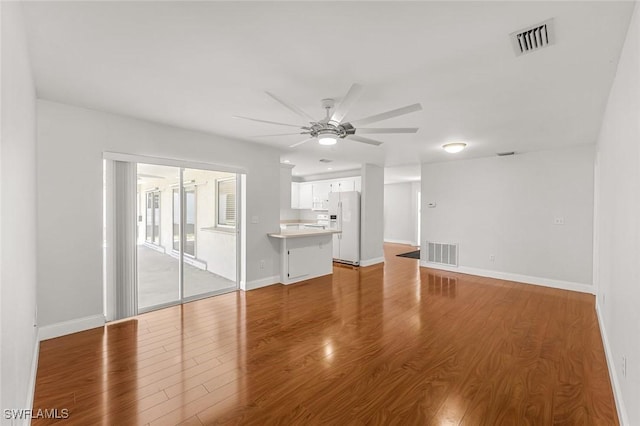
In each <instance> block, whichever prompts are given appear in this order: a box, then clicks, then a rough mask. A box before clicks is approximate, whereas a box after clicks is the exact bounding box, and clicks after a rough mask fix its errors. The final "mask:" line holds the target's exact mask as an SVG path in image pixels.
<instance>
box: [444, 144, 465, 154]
mask: <svg viewBox="0 0 640 426" xmlns="http://www.w3.org/2000/svg"><path fill="white" fill-rule="evenodd" d="M466 147H467V144H466V143H464V142H453V143H447V144H444V145H442V148H443V149H444V150H445V151H447V152H448V153H449V154H455V153H457V152H460V151H462V150H463V149H465V148H466Z"/></svg>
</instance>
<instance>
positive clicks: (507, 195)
mask: <svg viewBox="0 0 640 426" xmlns="http://www.w3.org/2000/svg"><path fill="white" fill-rule="evenodd" d="M593 157H594V147H593V146H589V145H585V146H576V147H573V148H570V149H562V150H554V151H542V152H533V153H527V154H521V155H515V156H509V157H489V158H480V159H474V160H466V161H453V162H447V163H436V164H423V165H422V230H423V231H422V240H423V241H422V243H423V244H424V242H425V240H428V241H435V242H443V243H458V244H459V265H460V268H458V270H461V271H462V272H469V273H476V274H478V275H487V276H495V277H498V278H500V277H502V278H507V279H513V280H516V281H525V282H532V283H539V284H546V285H552V286H561V287H565V288H572V289H575V290H580V291H587V292H589V291H591V290H592V289H593V287H592V286H591V283H592V247H593V244H592V231H593ZM430 202H433V203H436V207H435V208H427V207H426V205H427V203H430ZM555 218H564V222H565V223H564V225H555V224H554V219H555ZM422 250H423V253H422V259H425V258H426V257H425V252H424V250H425V247H424V245H423V247H422ZM491 255H493V256H495V260H494V261H491V260H490V256H491ZM464 269H467V270H466V271H464Z"/></svg>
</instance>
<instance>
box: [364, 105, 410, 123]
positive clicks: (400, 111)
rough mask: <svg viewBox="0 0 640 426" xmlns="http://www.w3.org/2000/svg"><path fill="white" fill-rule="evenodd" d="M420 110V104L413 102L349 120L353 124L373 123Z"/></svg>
mask: <svg viewBox="0 0 640 426" xmlns="http://www.w3.org/2000/svg"><path fill="white" fill-rule="evenodd" d="M420 110H422V105H420V104H413V105H409V106H406V107H402V108H398V109H393V110H391V111H387V112H383V113H381V114H376V115H372V116H369V117H365V118H361V119H360V120H354V121H352V122H351V124H353V125H354V126H356V127H357V126H362V125H365V124H369V123H375V122H376V121H382V120H387V119H389V118H393V117H398V116H400V115H405V114H409V113H410V112H414V111H420Z"/></svg>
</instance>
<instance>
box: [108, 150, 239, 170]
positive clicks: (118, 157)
mask: <svg viewBox="0 0 640 426" xmlns="http://www.w3.org/2000/svg"><path fill="white" fill-rule="evenodd" d="M102 158H104V159H106V160H115V161H125V162H128V163H146V164H155V165H158V166H171V167H181V168H185V169H201V170H211V171H214V172H228V173H244V174H246V173H247V169H245V168H243V167H238V166H225V165H221V164H213V163H200V162H198V161H189V160H174V159H170V158H160V157H147V156H145V155H135V154H125V153H122V152H109V151H105V152H103V153H102Z"/></svg>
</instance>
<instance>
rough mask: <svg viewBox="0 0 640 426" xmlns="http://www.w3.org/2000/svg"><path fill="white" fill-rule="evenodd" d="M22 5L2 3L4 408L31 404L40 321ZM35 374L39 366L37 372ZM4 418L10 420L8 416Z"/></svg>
mask: <svg viewBox="0 0 640 426" xmlns="http://www.w3.org/2000/svg"><path fill="white" fill-rule="evenodd" d="M21 8H22V5H21V4H20V3H17V2H1V3H0V13H1V15H2V21H1V23H2V46H1V50H2V90H1V92H2V121H1V123H2V130H1V137H0V141H1V144H0V176H1V179H0V241H1V244H0V253H1V254H0V271H1V272H0V303H1V314H0V327H1V330H2V332H1V340H0V347H1V350H0V360H1V364H2V365H1V369H0V377H1V380H0V382H1V383H2V385H1V386H0V392H1V394H0V395H1V396H0V408H3V409H5V408H31V401H32V397H33V394H32V391H33V389H32V387H31V386H32V384H33V383H32V380H34V379H35V377H32V362H34V361H35V360H34V353H35V350H36V348H37V347H36V345H37V329H36V328H35V327H34V325H35V323H36V103H35V88H34V84H33V77H32V75H31V68H30V65H29V58H28V55H27V45H26V38H25V33H24V28H23V21H22V10H21ZM33 372H34V373H35V371H33ZM1 421H2V423H3V424H10V421H9V420H6V419H4V415H2V420H1Z"/></svg>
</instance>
